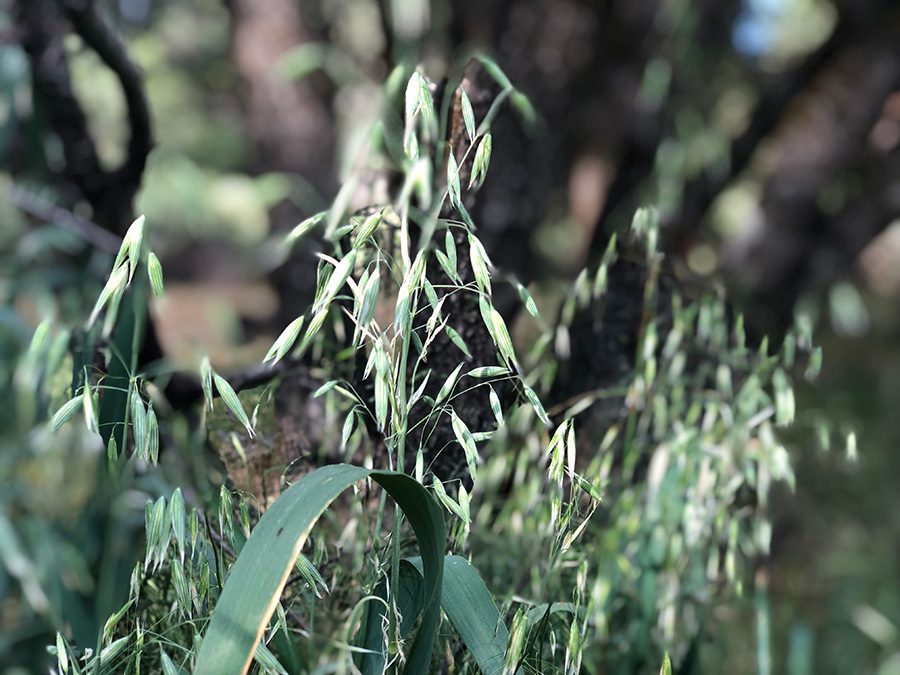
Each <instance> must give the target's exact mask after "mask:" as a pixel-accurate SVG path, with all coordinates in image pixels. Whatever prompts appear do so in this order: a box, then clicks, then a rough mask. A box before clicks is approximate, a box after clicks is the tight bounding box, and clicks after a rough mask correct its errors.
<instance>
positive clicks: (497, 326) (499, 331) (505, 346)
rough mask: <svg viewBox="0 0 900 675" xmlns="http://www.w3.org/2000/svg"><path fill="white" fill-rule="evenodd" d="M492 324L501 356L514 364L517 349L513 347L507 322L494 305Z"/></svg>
mask: <svg viewBox="0 0 900 675" xmlns="http://www.w3.org/2000/svg"><path fill="white" fill-rule="evenodd" d="M491 326H492V327H493V329H494V330H493V334H494V338H495V339H496V340H497V347H498V349H499V350H500V354H501V356H503V358H504V359H506V362H507V363H508V364H510V365H512V364H514V363H515V362H516V351H515V349H513V343H512V338H510V337H509V331H508V330H507V329H506V322H505V321H504V320H503V317H502V316H500V312H498V311H497V310H496V309H495V308H493V307H491Z"/></svg>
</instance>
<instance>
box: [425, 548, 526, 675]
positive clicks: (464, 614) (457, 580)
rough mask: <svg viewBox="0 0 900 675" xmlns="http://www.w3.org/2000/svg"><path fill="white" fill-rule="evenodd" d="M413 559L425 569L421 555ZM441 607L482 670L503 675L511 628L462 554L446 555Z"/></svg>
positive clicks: (487, 673) (482, 581) (489, 673)
mask: <svg viewBox="0 0 900 675" xmlns="http://www.w3.org/2000/svg"><path fill="white" fill-rule="evenodd" d="M409 560H410V562H411V563H412V564H413V565H415V567H416V569H417V570H420V571H421V570H422V567H423V565H422V560H421V559H420V558H410V559H409ZM441 607H442V608H443V610H444V613H445V614H446V615H447V618H448V619H450V623H451V624H453V628H454V630H455V631H456V632H457V634H458V635H459V637H460V638H462V640H463V642H464V643H465V645H466V648H467V649H468V650H469V652H470V653H471V654H472V656H473V657H474V658H475V661H476V663H478V667H479V668H480V669H481V672H482V673H484V675H500V674H501V673H502V672H503V657H504V654H505V653H506V643H507V640H508V639H509V631H508V630H507V628H506V624H505V623H504V622H503V619H502V617H501V616H500V612H499V611H497V605H496V604H495V603H494V599H493V598H492V597H491V593H490V591H489V590H488V588H487V586H486V585H485V583H484V580H483V579H482V578H481V575H480V574H479V573H478V570H477V569H475V568H474V567H473V566H472V565H471V564H470V563H469V561H468V560H466V559H465V558H462V557H460V556H458V555H448V556H447V557H446V558H444V583H443V590H442V592H441Z"/></svg>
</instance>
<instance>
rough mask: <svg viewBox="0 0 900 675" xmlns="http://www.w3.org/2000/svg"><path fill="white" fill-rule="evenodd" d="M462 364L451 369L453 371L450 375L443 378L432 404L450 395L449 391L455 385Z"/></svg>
mask: <svg viewBox="0 0 900 675" xmlns="http://www.w3.org/2000/svg"><path fill="white" fill-rule="evenodd" d="M462 367H463V364H462V363H460V364H459V365H458V366H456V368H454V369H453V372H452V373H450V376H449V377H448V378H447V379H446V380H444V384H442V385H441V388H440V390H438V393H437V398H435V399H434V404H435V405H438V404H440V403H441V402H442V401H443V400H444V399H445V398H447V397H448V396H449V395H450V392H452V391H453V387H454V386H456V378H458V377H459V371H461V370H462Z"/></svg>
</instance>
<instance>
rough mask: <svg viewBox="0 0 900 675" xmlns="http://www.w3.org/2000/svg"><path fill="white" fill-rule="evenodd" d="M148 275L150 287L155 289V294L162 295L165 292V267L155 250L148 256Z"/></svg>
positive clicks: (158, 296)
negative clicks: (163, 267)
mask: <svg viewBox="0 0 900 675" xmlns="http://www.w3.org/2000/svg"><path fill="white" fill-rule="evenodd" d="M147 276H148V277H150V287H151V288H152V289H153V295H155V296H156V297H157V298H160V297H162V296H163V295H164V294H165V292H166V289H165V286H164V285H163V269H162V263H161V262H159V258H157V257H156V254H155V253H154V252H153V251H150V255H148V256H147Z"/></svg>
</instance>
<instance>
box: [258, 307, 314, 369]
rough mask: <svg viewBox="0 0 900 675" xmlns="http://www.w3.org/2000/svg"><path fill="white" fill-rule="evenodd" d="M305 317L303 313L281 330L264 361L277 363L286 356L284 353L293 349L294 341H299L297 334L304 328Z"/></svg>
mask: <svg viewBox="0 0 900 675" xmlns="http://www.w3.org/2000/svg"><path fill="white" fill-rule="evenodd" d="M304 319H305V317H304V315H302V314H301V315H300V316H298V317H297V318H296V319H294V320H293V321H291V322H290V323H289V324H288V325H287V328H285V329H284V330H283V331H281V335H279V336H278V339H277V340H275V342H273V343H272V346H271V347H270V348H269V351H268V352H266V356H265V358H264V359H263V363H268V362H269V361H271V362H272V363H273V364H275V363H278V362H279V361H281V359H283V358H284V355H285V354H287V353H288V352H289V351H290V350H291V347H293V346H294V343H295V342H296V341H297V336H298V335H300V329H301V328H303V321H304Z"/></svg>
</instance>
